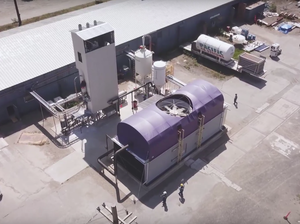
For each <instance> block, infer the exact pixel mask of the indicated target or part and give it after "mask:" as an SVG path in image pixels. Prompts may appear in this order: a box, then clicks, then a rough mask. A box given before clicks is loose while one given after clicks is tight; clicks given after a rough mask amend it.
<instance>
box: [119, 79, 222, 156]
mask: <svg viewBox="0 0 300 224" xmlns="http://www.w3.org/2000/svg"><path fill="white" fill-rule="evenodd" d="M180 101H182V102H180ZM169 102H171V103H172V104H176V105H177V107H182V106H184V105H187V106H190V109H188V110H186V111H185V110H178V111H179V112H180V113H183V112H185V113H186V114H187V115H186V116H175V115H174V113H170V111H169V113H168V110H167V109H168V108H170V107H171V106H172V105H168V103H169ZM179 102H180V103H179ZM166 105H168V106H166ZM223 105H224V97H223V95H222V93H221V92H220V91H219V90H218V89H217V88H216V87H215V86H214V85H212V84H210V83H209V82H206V81H204V80H195V81H193V82H191V83H189V84H187V85H186V86H184V87H182V88H180V89H179V90H177V91H176V92H175V93H174V94H172V95H169V96H167V97H165V98H163V99H161V100H159V101H158V102H156V103H153V104H152V105H150V106H148V107H147V108H145V109H143V110H141V111H140V112H138V113H136V114H134V115H132V116H130V117H129V118H127V119H125V120H123V121H122V122H120V123H119V124H118V126H117V136H118V140H119V141H120V143H121V144H123V145H127V144H128V145H129V147H128V150H129V151H130V152H132V153H133V154H135V155H136V156H138V157H139V158H140V159H142V160H145V161H146V160H153V159H155V158H156V157H157V156H159V155H160V154H162V153H163V152H165V151H167V150H168V149H169V148H171V147H172V146H174V145H175V144H177V142H178V135H177V130H178V127H179V126H181V127H182V128H183V129H184V130H185V136H188V135H190V134H191V133H193V132H194V131H196V130H197V129H198V128H199V124H198V116H199V113H201V114H203V115H204V116H205V121H204V122H205V124H206V123H207V122H209V121H211V120H212V119H214V118H215V117H216V116H218V115H220V114H222V113H223ZM171 114H172V115H171ZM219 125H220V124H218V128H219Z"/></svg>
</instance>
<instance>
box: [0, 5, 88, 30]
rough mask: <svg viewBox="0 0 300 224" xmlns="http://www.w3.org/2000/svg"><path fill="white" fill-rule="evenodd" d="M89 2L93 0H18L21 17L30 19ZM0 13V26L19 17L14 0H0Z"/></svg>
mask: <svg viewBox="0 0 300 224" xmlns="http://www.w3.org/2000/svg"><path fill="white" fill-rule="evenodd" d="M89 2H93V0H32V1H28V2H26V1H22V0H17V3H18V7H19V11H20V15H21V19H29V18H33V17H36V16H40V15H44V14H47V13H51V12H56V11H59V10H62V9H67V8H70V7H73V6H77V5H82V4H85V3H89ZM0 15H1V16H0V26H1V25H5V24H9V23H11V22H12V19H17V18H18V17H17V14H16V9H15V5H14V1H12V0H0Z"/></svg>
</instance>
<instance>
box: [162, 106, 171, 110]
mask: <svg viewBox="0 0 300 224" xmlns="http://www.w3.org/2000/svg"><path fill="white" fill-rule="evenodd" d="M164 108H166V109H167V110H168V111H171V110H172V109H171V108H170V107H168V106H164Z"/></svg>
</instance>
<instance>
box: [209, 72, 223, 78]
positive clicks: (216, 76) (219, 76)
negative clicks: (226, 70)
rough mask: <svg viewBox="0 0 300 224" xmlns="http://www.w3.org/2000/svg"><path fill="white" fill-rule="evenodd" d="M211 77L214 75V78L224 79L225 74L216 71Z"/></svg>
mask: <svg viewBox="0 0 300 224" xmlns="http://www.w3.org/2000/svg"><path fill="white" fill-rule="evenodd" d="M212 77H214V78H215V79H219V80H224V79H225V78H226V76H225V75H222V74H220V73H218V72H213V74H212Z"/></svg>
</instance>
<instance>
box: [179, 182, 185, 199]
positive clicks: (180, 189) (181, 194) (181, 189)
mask: <svg viewBox="0 0 300 224" xmlns="http://www.w3.org/2000/svg"><path fill="white" fill-rule="evenodd" d="M183 190H184V184H180V187H179V193H178V194H179V196H180V197H182V198H183Z"/></svg>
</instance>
